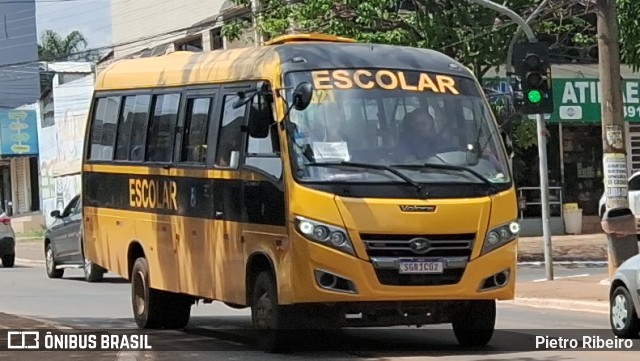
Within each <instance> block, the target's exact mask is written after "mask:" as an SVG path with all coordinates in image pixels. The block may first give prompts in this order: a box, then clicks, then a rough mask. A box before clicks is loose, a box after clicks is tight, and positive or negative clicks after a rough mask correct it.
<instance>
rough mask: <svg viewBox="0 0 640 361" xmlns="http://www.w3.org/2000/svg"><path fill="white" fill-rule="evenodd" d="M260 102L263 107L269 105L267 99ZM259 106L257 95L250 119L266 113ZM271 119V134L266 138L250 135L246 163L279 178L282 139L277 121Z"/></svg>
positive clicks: (250, 109) (280, 173) (280, 172)
mask: <svg viewBox="0 0 640 361" xmlns="http://www.w3.org/2000/svg"><path fill="white" fill-rule="evenodd" d="M260 104H261V105H262V106H263V107H268V105H267V102H266V100H265V99H262V101H261V102H260ZM258 106H259V104H258V96H257V95H256V96H255V97H254V98H253V101H252V103H251V107H250V108H249V120H251V117H252V116H257V115H259V114H261V115H264V112H261V111H260V109H258ZM271 121H272V122H273V124H271V127H269V135H268V136H267V137H266V138H253V137H251V136H248V142H247V156H246V160H245V164H246V165H249V166H252V167H255V168H258V169H261V170H263V171H265V172H267V173H268V174H271V175H272V176H274V177H276V178H278V179H279V178H280V176H281V175H282V161H281V160H280V139H279V138H278V127H277V123H276V122H275V121H274V120H273V117H272V119H271Z"/></svg>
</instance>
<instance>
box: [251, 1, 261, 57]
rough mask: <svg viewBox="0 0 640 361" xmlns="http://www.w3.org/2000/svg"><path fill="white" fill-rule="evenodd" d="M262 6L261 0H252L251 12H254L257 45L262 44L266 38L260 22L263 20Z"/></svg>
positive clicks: (255, 42)
mask: <svg viewBox="0 0 640 361" xmlns="http://www.w3.org/2000/svg"><path fill="white" fill-rule="evenodd" d="M261 10H262V9H261V8H260V0H251V13H252V14H253V37H254V41H253V43H254V44H255V46H262V44H264V38H263V37H262V32H261V31H260V27H259V25H260V23H261V22H262V21H261V20H262V12H261Z"/></svg>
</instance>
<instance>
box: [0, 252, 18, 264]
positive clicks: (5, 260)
mask: <svg viewBox="0 0 640 361" xmlns="http://www.w3.org/2000/svg"><path fill="white" fill-rule="evenodd" d="M15 263H16V254H15V253H14V254H8V255H6V256H2V267H5V268H11V267H13V265H14V264H15Z"/></svg>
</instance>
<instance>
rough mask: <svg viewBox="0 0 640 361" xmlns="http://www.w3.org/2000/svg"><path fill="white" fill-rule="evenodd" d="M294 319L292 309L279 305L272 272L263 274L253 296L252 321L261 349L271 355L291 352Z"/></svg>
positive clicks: (257, 281) (254, 285)
mask: <svg viewBox="0 0 640 361" xmlns="http://www.w3.org/2000/svg"><path fill="white" fill-rule="evenodd" d="M294 319H295V317H294V315H293V312H292V310H291V308H288V307H287V306H281V305H278V291H277V288H276V282H275V280H274V277H273V275H272V274H271V272H268V271H264V272H261V273H260V274H259V275H258V277H256V279H255V282H254V283H253V291H252V294H251V321H252V323H253V327H254V329H255V330H256V331H257V333H258V340H259V343H260V348H261V349H262V350H263V351H265V352H269V353H279V352H283V351H287V350H289V348H290V347H291V346H292V345H291V344H292V342H291V340H290V338H291V337H290V336H292V335H293V332H292V331H294V330H293V328H294Z"/></svg>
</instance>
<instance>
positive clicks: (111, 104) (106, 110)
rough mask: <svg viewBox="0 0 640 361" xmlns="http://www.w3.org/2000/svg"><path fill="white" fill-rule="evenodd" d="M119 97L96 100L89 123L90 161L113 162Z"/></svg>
mask: <svg viewBox="0 0 640 361" xmlns="http://www.w3.org/2000/svg"><path fill="white" fill-rule="evenodd" d="M119 110H120V97H109V98H99V99H96V107H95V112H94V116H93V121H92V123H91V140H90V141H91V144H90V146H91V148H90V150H89V159H90V160H113V148H114V143H115V140H116V123H117V121H118V112H119Z"/></svg>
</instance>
